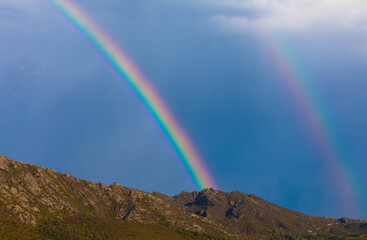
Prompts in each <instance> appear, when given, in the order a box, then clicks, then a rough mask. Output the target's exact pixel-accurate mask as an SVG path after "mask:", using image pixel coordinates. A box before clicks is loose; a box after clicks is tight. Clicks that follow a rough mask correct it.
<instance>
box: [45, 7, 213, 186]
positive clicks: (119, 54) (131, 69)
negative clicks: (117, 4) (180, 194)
mask: <svg viewBox="0 0 367 240" xmlns="http://www.w3.org/2000/svg"><path fill="white" fill-rule="evenodd" d="M48 2H50V3H51V4H52V5H53V6H54V7H55V8H56V9H57V10H58V11H59V12H60V13H61V14H62V15H63V16H64V17H65V18H66V19H67V20H68V21H69V22H70V23H72V25H73V26H75V27H76V28H77V29H78V31H80V32H81V33H82V35H83V36H84V37H85V38H86V39H87V40H88V41H89V42H90V43H91V44H92V45H93V46H94V47H95V48H96V49H97V50H98V52H99V53H100V54H101V55H102V56H103V57H104V59H105V60H106V62H107V63H108V64H109V65H110V67H112V69H113V70H114V71H115V72H116V73H117V76H118V77H119V80H120V81H125V82H127V83H128V85H129V86H130V87H131V88H132V89H133V91H134V92H135V93H136V94H137V95H138V97H139V98H140V99H141V101H142V102H143V103H144V104H145V106H146V107H147V108H148V109H149V111H150V112H151V114H152V115H153V116H154V118H155V119H156V121H157V122H158V124H159V125H160V127H161V128H162V130H163V131H164V132H165V134H166V135H167V137H168V138H169V140H170V142H171V143H172V145H173V147H174V148H175V150H176V151H177V153H178V155H179V156H180V159H181V160H182V163H183V164H184V166H185V167H186V169H187V171H188V172H189V174H190V176H191V178H192V179H193V181H194V182H195V184H196V186H197V187H198V188H199V189H203V188H209V187H213V188H216V184H215V183H214V180H213V178H212V177H211V175H210V173H209V171H208V169H207V168H206V167H205V165H204V163H203V161H202V159H201V158H200V156H199V154H198V152H197V151H196V150H195V148H194V146H193V144H192V143H191V142H190V140H189V138H188V136H187V134H185V132H184V131H183V129H182V128H181V127H180V126H179V124H178V123H177V121H176V120H175V118H174V117H173V115H172V114H171V113H170V111H169V110H168V108H167V106H166V104H164V102H163V100H162V99H161V98H160V96H159V95H158V93H157V92H156V91H155V90H154V88H153V86H152V85H151V84H150V83H149V81H148V80H147V79H146V78H145V77H144V76H143V74H142V73H141V72H140V71H139V70H138V68H137V67H136V66H135V65H134V63H133V62H132V61H131V60H130V59H129V58H128V57H127V55H126V54H125V53H124V52H123V51H122V50H121V48H120V47H119V46H118V45H117V44H116V43H115V42H114V41H113V40H112V39H111V38H110V37H109V36H108V35H107V34H106V33H105V32H104V31H103V30H102V29H101V28H100V27H98V25H97V24H96V23H94V22H93V21H92V20H91V18H90V17H89V16H88V15H87V14H86V13H85V12H84V11H83V10H82V9H81V8H80V7H79V6H77V5H76V4H75V3H74V2H73V1H69V0H48Z"/></svg>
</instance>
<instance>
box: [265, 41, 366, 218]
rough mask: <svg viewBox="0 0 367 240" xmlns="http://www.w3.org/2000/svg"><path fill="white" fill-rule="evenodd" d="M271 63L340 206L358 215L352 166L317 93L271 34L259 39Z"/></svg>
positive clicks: (286, 48) (295, 60) (287, 48)
mask: <svg viewBox="0 0 367 240" xmlns="http://www.w3.org/2000/svg"><path fill="white" fill-rule="evenodd" d="M263 39H264V40H265V45H266V46H267V50H268V53H269V54H270V55H271V58H272V62H274V64H275V67H276V68H277V69H278V71H279V72H280V73H281V74H282V79H283V81H284V85H285V86H286V87H287V88H288V91H289V92H290V93H291V94H292V96H293V98H294V99H295V101H296V103H297V105H298V108H299V111H300V113H301V114H302V116H303V118H304V122H305V123H306V124H307V125H308V128H309V129H310V135H311V137H313V139H314V144H315V146H316V147H317V148H318V149H319V152H320V153H321V154H322V158H323V159H324V161H325V167H327V168H328V170H329V171H330V173H331V174H330V177H331V178H332V179H331V182H333V183H335V186H333V187H334V188H336V190H337V191H338V192H339V195H340V200H341V201H340V204H341V205H342V206H343V207H345V208H346V210H348V212H349V213H350V215H353V216H354V217H357V216H359V215H360V214H361V209H360V208H361V206H360V203H359V197H358V191H357V190H358V181H357V180H356V176H355V174H353V171H352V169H353V167H352V165H351V164H352V163H351V162H350V161H348V159H347V158H346V156H345V154H343V152H342V151H341V146H340V144H339V143H338V141H337V140H338V139H337V138H336V134H335V131H334V130H333V128H332V124H331V122H330V120H329V118H328V116H327V114H326V112H327V111H325V110H324V109H323V108H322V104H321V103H320V101H319V100H318V97H317V94H316V93H315V91H313V89H312V87H311V86H310V83H309V82H310V81H308V80H309V78H308V77H307V74H306V71H305V70H304V69H303V68H302V67H301V65H300V64H299V63H298V58H297V57H296V56H295V53H294V51H292V49H291V47H290V45H289V44H288V43H286V42H285V39H284V37H283V38H282V36H280V35H275V34H270V35H268V34H265V36H263Z"/></svg>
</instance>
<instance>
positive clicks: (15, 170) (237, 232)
mask: <svg viewBox="0 0 367 240" xmlns="http://www.w3.org/2000/svg"><path fill="white" fill-rule="evenodd" d="M366 238H367V221H360V220H351V219H346V218H342V219H334V218H321V217H311V216H307V215H304V214H301V213H298V212H295V211H292V210H289V209H286V208H283V207H280V206H278V205H275V204H273V203H270V202H267V201H265V200H263V199H261V198H259V197H257V196H255V195H248V194H244V193H241V192H238V191H235V192H231V193H225V192H222V191H218V190H214V189H204V190H202V191H201V192H197V191H195V192H192V193H188V192H182V193H181V194H179V195H177V196H174V197H170V196H167V195H164V194H161V193H157V192H154V193H148V192H144V191H140V190H136V189H131V188H126V187H123V186H121V185H119V184H117V183H113V184H111V185H110V186H106V185H104V184H102V183H94V182H91V181H86V180H80V179H77V178H74V177H73V176H71V175H69V174H62V173H59V172H57V171H55V170H52V169H45V168H42V167H38V166H35V165H31V164H23V163H21V162H18V161H15V160H12V159H9V158H7V157H4V156H1V155H0V239H366Z"/></svg>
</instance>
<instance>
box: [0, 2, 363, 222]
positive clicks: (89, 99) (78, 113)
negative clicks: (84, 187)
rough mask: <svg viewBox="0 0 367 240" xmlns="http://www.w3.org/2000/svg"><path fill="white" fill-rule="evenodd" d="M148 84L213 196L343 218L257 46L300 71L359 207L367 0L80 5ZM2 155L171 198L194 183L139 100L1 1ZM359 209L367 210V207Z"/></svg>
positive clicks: (68, 34) (69, 38) (66, 33)
mask: <svg viewBox="0 0 367 240" xmlns="http://www.w3.org/2000/svg"><path fill="white" fill-rule="evenodd" d="M77 2H78V4H79V5H80V6H82V7H83V9H85V11H87V12H88V13H89V15H90V16H92V18H93V19H94V20H95V21H96V22H98V23H99V25H100V26H102V27H103V28H104V29H105V31H106V32H108V33H109V34H110V36H111V37H112V38H114V39H115V40H116V42H118V43H119V44H120V45H121V46H123V48H124V49H125V50H126V52H127V53H128V54H129V55H130V56H131V58H132V59H133V60H134V62H135V63H136V64H137V65H138V66H139V68H140V69H141V70H142V71H143V72H144V73H145V75H146V76H148V77H149V79H150V80H151V82H152V84H153V85H154V86H155V87H156V89H157V90H158V92H159V93H160V94H161V96H162V98H163V99H165V101H166V103H167V105H168V106H169V107H170V109H171V111H172V112H173V114H174V115H175V116H176V118H177V119H178V121H179V122H180V123H181V125H182V126H183V127H184V129H185V130H186V131H187V133H188V135H190V137H191V139H192V141H193V143H194V144H195V146H196V147H197V149H198V151H199V152H200V153H201V155H202V156H203V158H204V159H205V162H206V163H207V165H208V168H209V169H210V171H211V172H212V175H213V177H214V178H215V179H216V180H217V182H218V185H219V187H220V188H221V189H222V190H224V191H233V190H240V191H242V192H245V193H253V194H256V195H258V196H260V197H262V198H264V199H266V200H269V201H272V202H274V203H277V204H280V205H282V206H285V207H288V208H291V209H294V210H297V211H301V212H304V213H306V214H311V215H318V216H324V215H327V216H334V217H340V216H347V217H358V218H367V213H366V211H363V204H361V205H362V207H361V208H362V209H361V210H360V211H359V212H358V213H354V212H353V213H352V212H350V211H348V209H349V208H348V206H343V205H342V204H341V203H340V201H339V199H340V195H339V192H338V189H337V188H335V187H334V186H333V183H334V182H333V181H332V180H331V179H332V178H333V177H336V176H330V171H329V170H328V166H327V165H325V164H324V161H323V159H322V156H321V154H320V153H319V150H318V149H317V147H315V145H314V142H313V140H314V139H313V138H312V136H310V134H309V132H310V129H308V126H307V124H305V122H304V119H303V116H302V114H300V113H299V109H297V104H295V103H294V99H293V98H292V94H291V93H289V91H288V90H287V88H286V87H285V86H284V84H282V77H283V76H282V75H281V74H279V71H278V69H276V68H275V65H274V62H272V61H273V60H274V59H272V57H271V56H270V55H269V53H268V52H267V50H266V46H264V44H263V41H262V40H261V38H262V36H264V33H265V35H266V36H271V34H270V35H269V33H276V34H280V35H281V36H282V38H283V39H285V40H286V42H287V45H288V47H289V49H291V50H292V53H293V54H294V56H295V57H296V58H297V61H298V62H299V63H300V66H301V68H302V70H303V72H304V73H305V74H306V75H307V76H308V77H307V81H308V82H307V84H309V85H311V86H312V87H313V89H314V90H315V92H316V93H317V97H318V99H319V103H320V104H321V105H322V106H323V108H324V109H325V111H324V114H326V115H327V116H328V118H329V119H330V125H331V127H332V129H334V131H335V133H336V136H337V137H336V138H337V139H338V141H339V142H340V143H339V144H340V145H339V149H340V151H341V152H342V153H343V155H345V156H346V157H345V159H347V160H346V161H347V162H348V166H352V167H351V173H352V175H353V177H355V179H357V180H356V181H357V183H356V184H355V186H356V189H355V192H356V193H357V195H358V198H359V201H360V202H362V203H363V202H366V200H367V192H366V190H365V189H364V186H365V184H366V182H367V178H366V176H365V174H364V172H365V171H366V169H367V162H366V145H365V139H366V136H367V126H366V124H365V123H366V121H367V112H366V108H365V103H366V100H367V95H366V94H365V89H367V88H366V87H367V86H366V85H367V82H366V79H367V78H366V77H367V70H366V67H365V62H366V60H367V42H366V40H367V34H366V32H367V31H366V30H367V14H365V12H364V11H363V9H366V7H367V6H366V5H367V3H366V2H365V1H363V0H354V1H353V2H352V3H351V2H350V1H347V0H340V1H338V2H337V3H335V1H332V0H319V1H313V0H305V1H302V2H300V1H295V0H287V1H286V0H279V1H270V0H256V1H254V0H222V1H219V0H195V1H194V0H175V1H163V0H156V1H151V0H134V1H128V0H110V1H100V0H88V1H87V0H77ZM0 32H1V38H0V96H1V101H0V111H1V112H2V113H3V114H2V116H1V117H0V133H1V135H2V137H1V138H0V147H1V152H0V153H1V154H3V155H6V156H9V157H11V158H14V159H16V160H19V161H23V162H26V163H33V164H37V165H41V166H44V167H48V168H53V169H56V170H58V171H61V172H68V173H70V174H72V175H74V176H76V177H78V178H83V179H89V180H93V181H97V182H103V183H105V184H111V183H112V182H114V181H116V182H119V183H121V184H122V185H124V186H128V187H134V188H140V189H143V190H146V191H159V192H163V193H166V194H171V195H173V194H177V193H179V192H180V191H182V190H186V191H192V190H194V188H195V187H194V184H193V182H192V180H191V179H190V178H189V175H188V174H187V172H186V170H185V169H184V167H183V166H182V164H181V163H180V160H179V158H178V156H177V154H176V153H175V152H174V150H173V148H172V147H171V145H170V143H169V141H168V140H167V138H166V137H165V135H164V134H163V132H162V131H161V130H160V129H159V127H158V125H157V124H156V123H155V121H154V119H153V118H152V117H151V116H150V115H149V112H148V111H147V110H146V109H145V107H144V106H143V104H142V103H141V102H140V101H139V99H138V98H137V97H136V96H135V95H134V94H133V93H132V92H131V90H129V89H128V88H127V86H125V85H122V84H119V83H118V82H117V81H116V80H115V78H114V76H113V74H111V73H110V72H109V70H108V69H107V68H106V67H105V65H104V64H103V63H102V62H101V61H100V59H99V58H98V57H97V56H96V55H95V53H94V52H93V51H92V50H91V48H90V47H89V46H88V45H87V44H86V43H85V42H84V41H83V40H82V39H81V38H80V36H78V34H77V33H76V32H75V31H74V30H73V29H72V28H70V26H68V24H66V22H65V21H64V20H63V19H62V18H61V17H60V16H59V15H58V14H57V12H56V11H55V10H53V9H52V8H50V7H49V6H48V4H47V1H39V0H17V1H10V0H0ZM364 207H366V206H364Z"/></svg>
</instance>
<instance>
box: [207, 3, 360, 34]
mask: <svg viewBox="0 0 367 240" xmlns="http://www.w3.org/2000/svg"><path fill="white" fill-rule="evenodd" d="M201 1H202V2H205V3H206V4H211V6H215V7H218V8H223V9H231V10H233V11H236V13H237V14H235V15H230V14H227V13H224V14H218V15H216V16H215V17H214V20H215V21H217V22H219V23H221V24H223V25H225V26H227V27H230V28H231V29H232V30H238V31H242V30H266V29H272V30H284V31H297V30H312V29H315V28H318V29H320V28H327V29H332V28H335V29H340V28H344V29H350V30H367V11H366V10H367V1H366V0H201ZM241 11H242V12H243V14H238V12H241ZM249 11H250V12H252V13H254V16H250V17H249V16H248V12H249Z"/></svg>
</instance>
